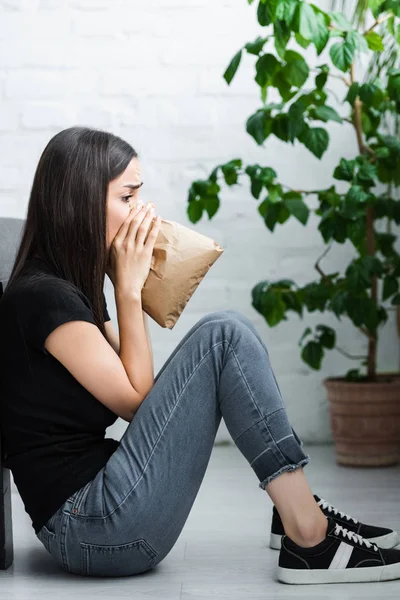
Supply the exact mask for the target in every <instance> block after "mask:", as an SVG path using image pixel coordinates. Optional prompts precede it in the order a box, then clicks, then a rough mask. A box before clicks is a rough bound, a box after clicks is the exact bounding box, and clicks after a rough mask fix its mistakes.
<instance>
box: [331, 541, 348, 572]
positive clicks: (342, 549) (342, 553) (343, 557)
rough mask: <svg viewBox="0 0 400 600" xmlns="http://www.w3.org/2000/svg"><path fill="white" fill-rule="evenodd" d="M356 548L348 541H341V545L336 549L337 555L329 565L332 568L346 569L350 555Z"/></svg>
mask: <svg viewBox="0 0 400 600" xmlns="http://www.w3.org/2000/svg"><path fill="white" fill-rule="evenodd" d="M353 550H354V548H353V546H350V544H346V542H340V546H339V547H338V549H337V550H336V553H335V556H334V557H333V559H332V562H331V564H330V565H329V568H330V569H345V568H346V567H347V565H348V564H349V560H350V557H351V555H352V552H353Z"/></svg>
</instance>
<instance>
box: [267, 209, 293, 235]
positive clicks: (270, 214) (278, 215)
mask: <svg viewBox="0 0 400 600" xmlns="http://www.w3.org/2000/svg"><path fill="white" fill-rule="evenodd" d="M289 217H290V212H289V210H288V209H287V208H286V206H285V205H284V204H283V202H274V203H270V202H267V206H266V208H265V212H264V222H265V224H266V226H267V227H268V229H269V230H270V231H273V230H274V228H275V225H276V224H277V223H280V224H282V223H284V222H285V221H287V219H288V218H289Z"/></svg>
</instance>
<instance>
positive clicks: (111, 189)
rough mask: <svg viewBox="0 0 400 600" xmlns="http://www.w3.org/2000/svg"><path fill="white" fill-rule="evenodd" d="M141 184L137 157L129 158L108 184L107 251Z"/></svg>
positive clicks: (137, 197)
mask: <svg viewBox="0 0 400 600" xmlns="http://www.w3.org/2000/svg"><path fill="white" fill-rule="evenodd" d="M141 185H142V175H141V169H140V163H139V161H138V159H137V157H135V158H133V159H132V160H131V162H130V163H129V164H128V166H127V167H126V169H125V171H124V172H123V173H122V174H121V175H119V176H118V177H116V178H115V179H113V180H112V181H110V183H109V184H108V192H107V251H108V250H109V248H110V246H111V244H112V241H113V239H114V237H115V236H116V234H117V233H118V230H119V228H120V227H121V225H122V223H123V222H124V221H125V220H126V218H127V217H128V215H129V211H130V209H131V207H132V206H135V205H136V204H137V203H138V201H139V192H140V186H141ZM132 186H134V187H133V188H132Z"/></svg>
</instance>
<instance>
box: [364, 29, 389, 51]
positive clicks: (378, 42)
mask: <svg viewBox="0 0 400 600" xmlns="http://www.w3.org/2000/svg"><path fill="white" fill-rule="evenodd" d="M365 39H366V40H367V44H368V48H369V49H370V50H373V51H374V52H383V50H384V49H385V46H384V44H383V39H382V36H380V35H379V33H377V32H376V31H370V32H369V33H367V34H366V35H365Z"/></svg>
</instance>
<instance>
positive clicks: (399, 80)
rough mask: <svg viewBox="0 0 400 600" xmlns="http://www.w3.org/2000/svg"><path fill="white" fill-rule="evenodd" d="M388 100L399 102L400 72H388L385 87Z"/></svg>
mask: <svg viewBox="0 0 400 600" xmlns="http://www.w3.org/2000/svg"><path fill="white" fill-rule="evenodd" d="M387 90H388V94H389V98H390V99H391V100H395V101H396V102H400V72H396V71H395V72H390V71H389V79H388V86H387Z"/></svg>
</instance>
